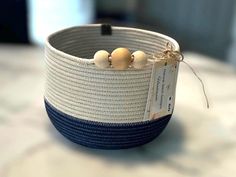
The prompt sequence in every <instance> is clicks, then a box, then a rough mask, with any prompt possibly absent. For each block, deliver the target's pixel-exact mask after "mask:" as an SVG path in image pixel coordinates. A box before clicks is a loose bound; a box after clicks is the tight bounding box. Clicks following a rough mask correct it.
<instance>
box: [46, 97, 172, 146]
mask: <svg viewBox="0 0 236 177" xmlns="http://www.w3.org/2000/svg"><path fill="white" fill-rule="evenodd" d="M45 107H46V111H47V113H48V117H49V118H50V120H51V122H52V123H53V125H54V126H55V128H56V129H57V130H58V131H59V132H60V133H61V134H62V135H63V136H65V137H66V138H68V139H69V140H71V141H72V142H74V143H77V144H80V145H83V146H87V147H90V148H97V149H125V148H131V147H135V146H140V145H143V144H146V143H148V142H150V141H152V140H153V139H155V138H156V137H157V136H158V135H160V133H161V132H162V131H163V130H164V129H165V127H166V125H167V124H168V122H169V120H170V118H171V115H167V116H164V117H162V118H160V119H157V120H151V121H145V122H137V123H103V122H95V121H89V120H83V119H80V118H75V117H73V116H70V115H68V114H65V113H63V112H61V111H59V110H58V109H56V108H55V107H53V106H52V105H51V104H50V103H49V102H48V101H47V100H46V99H45Z"/></svg>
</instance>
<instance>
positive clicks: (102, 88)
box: [45, 24, 179, 149]
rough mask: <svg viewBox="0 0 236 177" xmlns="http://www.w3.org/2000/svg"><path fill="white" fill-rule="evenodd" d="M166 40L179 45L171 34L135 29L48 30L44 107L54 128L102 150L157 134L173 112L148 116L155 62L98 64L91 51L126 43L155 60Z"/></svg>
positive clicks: (137, 142) (134, 143)
mask: <svg viewBox="0 0 236 177" xmlns="http://www.w3.org/2000/svg"><path fill="white" fill-rule="evenodd" d="M167 42H168V43H170V44H171V45H172V46H173V48H174V50H179V46H178V44H177V42H176V41H175V40H173V39H172V38H170V37H168V36H165V35H162V34H159V33H156V32H151V31H147V30H141V29H136V28H127V27H114V26H112V27H111V26H104V25H99V24H95V25H86V26H79V27H72V28H68V29H65V30H62V31H59V32H56V33H54V34H52V35H50V36H49V37H48V39H47V41H46V49H45V52H46V60H45V61H46V72H47V73H46V76H47V77H46V89H45V107H46V111H47V113H48V116H49V118H50V120H51V122H52V123H53V125H54V126H55V127H56V129H57V130H58V131H59V132H60V133H61V134H62V135H64V136H65V137H66V138H68V139H70V140H71V141H73V142H75V143H78V144H81V145H84V146H87V147H92V148H99V149H123V148H130V147H135V146H139V145H142V144H145V143H147V142H150V141H151V140H153V139H154V138H155V137H157V136H158V135H159V134H160V133H161V132H162V131H163V129H164V128H165V127H166V125H167V124H168V122H169V120H170V118H171V115H172V112H173V111H172V112H171V113H169V114H167V115H164V116H161V117H159V118H158V119H149V118H145V111H146V107H147V101H148V98H149V96H148V94H149V90H150V89H149V88H150V83H151V77H152V64H151V62H150V63H148V64H147V65H146V66H145V67H144V68H142V69H134V68H128V69H127V70H122V71H117V70H114V69H112V68H107V69H100V68H97V67H96V66H95V65H94V63H93V55H94V53H95V52H97V51H98V50H104V49H105V50H107V51H109V52H111V51H112V50H114V49H115V48H118V47H126V48H128V49H130V50H131V51H136V50H142V51H145V52H146V53H147V55H148V56H149V58H148V59H149V61H151V60H152V57H151V56H152V55H153V54H154V53H158V52H162V51H163V50H165V46H166V43H167ZM177 67H178V66H177ZM177 70H178V68H177ZM171 77H176V75H174V74H173V76H171ZM175 81H176V80H175ZM174 84H176V83H174ZM174 89H175V88H174Z"/></svg>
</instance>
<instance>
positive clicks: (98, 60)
mask: <svg viewBox="0 0 236 177" xmlns="http://www.w3.org/2000/svg"><path fill="white" fill-rule="evenodd" d="M109 55H110V54H109V53H108V52H107V51H106V50H99V51H97V52H96V53H95V54H94V57H93V58H94V64H95V65H96V66H97V67H98V68H108V67H109V66H110V62H109Z"/></svg>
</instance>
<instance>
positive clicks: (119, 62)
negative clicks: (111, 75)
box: [111, 48, 131, 70]
mask: <svg viewBox="0 0 236 177" xmlns="http://www.w3.org/2000/svg"><path fill="white" fill-rule="evenodd" d="M130 63H131V53H130V51H129V50H128V49H127V48H117V49H115V50H113V52H112V53H111V64H112V66H113V67H114V69H116V70H124V69H127V68H128V67H129V65H130Z"/></svg>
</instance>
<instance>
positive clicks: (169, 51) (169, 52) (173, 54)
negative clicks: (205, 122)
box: [155, 42, 210, 109]
mask: <svg viewBox="0 0 236 177" xmlns="http://www.w3.org/2000/svg"><path fill="white" fill-rule="evenodd" d="M157 56H159V57H157ZM157 56H156V57H155V58H159V59H167V58H175V59H176V60H177V61H178V62H182V63H184V64H186V66H188V68H189V69H190V70H191V71H192V73H193V74H194V75H195V77H196V78H197V79H198V80H199V82H200V84H201V86H202V91H203V94H204V97H205V100H206V105H207V108H208V109H209V107H210V104H209V100H208V97H207V94H206V89H205V85H204V82H203V80H202V79H201V77H200V76H199V75H198V74H197V72H196V70H195V69H194V68H193V67H192V66H191V65H190V64H189V63H187V62H186V61H184V55H183V54H182V53H181V52H179V51H174V50H173V46H172V45H171V44H170V43H169V42H168V43H167V44H166V50H165V51H164V52H163V53H162V54H159V55H157Z"/></svg>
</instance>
